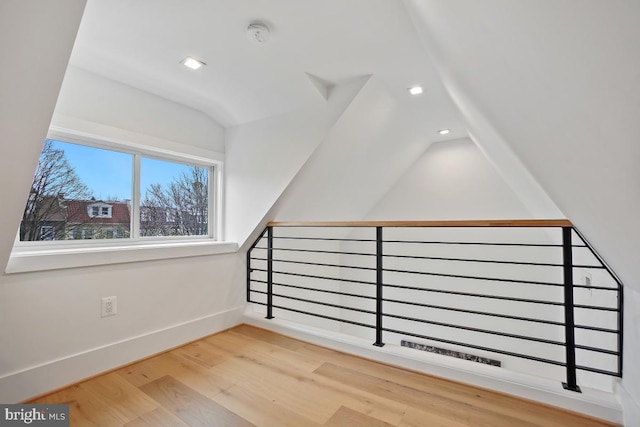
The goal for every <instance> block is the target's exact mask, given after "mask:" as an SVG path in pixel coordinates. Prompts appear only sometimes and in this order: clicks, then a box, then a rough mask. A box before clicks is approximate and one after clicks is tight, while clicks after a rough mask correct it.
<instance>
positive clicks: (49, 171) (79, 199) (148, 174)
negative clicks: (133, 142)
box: [19, 138, 215, 242]
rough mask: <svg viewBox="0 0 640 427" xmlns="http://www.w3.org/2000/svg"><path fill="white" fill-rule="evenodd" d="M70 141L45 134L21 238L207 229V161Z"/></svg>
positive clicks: (193, 233)
mask: <svg viewBox="0 0 640 427" xmlns="http://www.w3.org/2000/svg"><path fill="white" fill-rule="evenodd" d="M71 139H75V138H71ZM78 142H79V141H75V140H74V142H73V143H72V142H65V141H61V140H59V139H47V140H46V141H45V144H44V147H43V150H42V154H41V155H40V159H39V162H38V167H37V170H36V173H35V175H34V179H33V184H32V188H31V193H30V195H29V198H28V203H27V206H26V207H25V211H24V214H23V217H22V221H21V224H20V231H19V240H20V241H21V242H28V241H45V240H72V241H76V242H78V241H82V240H94V241H95V240H102V241H104V240H115V239H117V240H123V239H129V240H132V241H137V242H140V241H142V240H144V239H152V238H155V239H159V238H163V239H166V238H169V237H172V238H183V239H184V238H193V237H199V238H213V237H214V233H213V231H214V230H212V229H211V225H212V224H214V223H215V222H214V221H213V220H212V217H213V212H214V210H213V209H212V200H213V198H212V197H211V193H212V188H213V186H212V183H211V181H212V177H213V172H214V170H215V169H214V166H215V164H214V162H213V161H207V160H206V159H202V161H197V160H196V161H194V160H191V159H188V160H184V159H182V158H180V156H169V155H167V154H164V153H162V154H158V153H154V152H152V151H149V152H147V151H138V150H134V149H131V150H130V151H127V149H126V148H123V147H121V146H118V147H117V149H116V150H112V149H105V148H102V147H96V146H94V145H98V144H99V142H98V143H96V142H95V141H91V142H89V141H87V143H86V145H85V144H80V143H78ZM174 157H175V158H174Z"/></svg>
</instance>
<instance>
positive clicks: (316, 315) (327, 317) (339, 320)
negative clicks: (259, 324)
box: [265, 304, 375, 329]
mask: <svg viewBox="0 0 640 427" xmlns="http://www.w3.org/2000/svg"><path fill="white" fill-rule="evenodd" d="M265 305H266V304H265ZM273 308H279V309H280V310H286V311H293V312H294V313H301V314H307V315H309V316H315V317H321V318H323V319H328V320H334V321H336V322H342V323H349V324H351V325H356V326H362V327H364V328H371V329H373V328H375V326H372V325H367V324H366V323H361V322H355V321H353V320H347V319H338V318H337V317H332V316H327V315H325V314H318V313H311V312H309V311H304V310H296V309H295V308H289V307H282V306H280V305H275V304H274V305H273Z"/></svg>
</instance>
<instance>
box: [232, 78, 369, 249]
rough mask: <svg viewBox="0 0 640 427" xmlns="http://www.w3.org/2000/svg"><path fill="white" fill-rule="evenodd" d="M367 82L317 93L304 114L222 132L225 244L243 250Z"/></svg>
mask: <svg viewBox="0 0 640 427" xmlns="http://www.w3.org/2000/svg"><path fill="white" fill-rule="evenodd" d="M367 80H368V77H363V78H359V79H355V80H354V81H351V82H347V83H344V84H342V85H339V86H337V87H334V88H333V89H332V91H331V95H330V96H329V99H328V100H326V101H325V99H324V98H323V97H321V95H320V94H318V99H317V103H316V104H315V105H313V106H312V107H309V108H307V109H304V110H298V111H294V112H292V113H287V114H284V115H280V116H275V117H270V118H268V119H264V120H259V121H256V122H252V123H248V124H244V125H240V126H237V127H234V128H231V129H228V130H227V140H226V162H225V174H226V186H227V191H226V204H225V206H226V218H227V238H228V239H230V240H233V241H237V242H239V243H240V245H242V244H243V243H244V242H245V241H246V240H247V238H248V237H249V235H251V233H253V232H254V230H255V229H260V231H261V228H262V227H264V221H263V219H264V218H265V215H266V214H267V212H268V211H269V209H271V207H272V206H273V205H274V203H275V202H276V200H277V199H278V198H279V197H280V196H281V194H282V192H283V191H284V189H285V188H286V187H287V186H288V185H289V183H290V182H291V180H292V179H293V178H294V176H296V174H297V173H298V171H299V170H300V169H301V168H302V166H303V165H304V164H305V162H306V161H307V160H308V159H309V156H310V155H311V153H313V152H314V150H315V149H316V148H317V147H318V145H319V144H320V143H321V142H322V141H323V140H324V139H325V138H326V136H327V134H328V133H329V132H330V130H331V129H332V127H333V126H334V125H335V123H336V121H337V120H338V119H339V118H340V117H341V115H342V114H343V113H344V111H345V109H346V108H348V106H349V104H350V103H351V102H352V100H353V99H354V97H355V96H356V95H357V94H358V92H359V91H360V89H361V88H362V86H363V84H365V83H366V82H367ZM309 84H311V83H309ZM270 219H271V218H270ZM261 221H262V223H261ZM259 224H262V226H258V225H259ZM256 237H257V236H256Z"/></svg>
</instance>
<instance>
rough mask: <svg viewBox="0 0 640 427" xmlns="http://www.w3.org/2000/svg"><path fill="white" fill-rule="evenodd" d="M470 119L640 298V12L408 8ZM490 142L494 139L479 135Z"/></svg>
mask: <svg viewBox="0 0 640 427" xmlns="http://www.w3.org/2000/svg"><path fill="white" fill-rule="evenodd" d="M405 3H406V4H407V7H408V10H409V13H410V14H411V15H412V16H413V17H414V20H415V22H416V24H417V26H418V28H419V29H420V31H421V33H422V34H423V36H424V39H425V42H426V47H427V50H426V51H427V52H429V53H430V55H432V57H433V59H434V62H435V63H436V65H437V67H438V69H439V71H440V72H441V75H442V77H443V81H445V84H446V85H447V88H448V90H449V91H450V92H451V93H462V94H464V95H465V96H464V98H459V99H457V100H456V101H457V102H458V103H459V107H460V109H461V110H463V111H473V112H474V113H475V114H479V115H481V116H482V117H480V119H482V121H483V122H485V123H490V124H491V126H492V128H493V129H494V130H495V132H496V133H497V135H499V137H500V138H501V139H503V140H504V141H507V142H508V144H509V147H510V149H512V150H513V152H514V153H515V154H516V155H517V156H518V157H519V159H520V160H521V161H522V162H523V164H524V165H525V166H526V168H527V169H528V170H529V171H530V172H531V174H532V175H533V176H534V177H535V179H537V181H538V182H539V183H540V184H541V185H542V187H543V188H544V189H545V190H546V192H547V193H548V194H549V196H550V197H551V198H552V199H553V201H554V202H555V203H556V204H557V205H558V207H559V208H560V209H561V210H562V211H563V212H564V213H565V214H566V215H567V217H568V218H570V219H571V220H572V221H573V222H574V224H576V225H577V226H578V228H580V229H581V231H583V232H584V233H585V234H586V237H587V238H588V239H589V240H590V241H591V242H592V243H593V244H594V245H595V247H596V248H597V249H598V250H599V251H600V252H601V253H602V255H603V256H604V258H605V259H606V260H607V261H608V262H609V263H610V264H611V265H612V266H613V268H614V269H615V270H616V272H617V273H618V274H619V275H620V276H622V279H623V281H625V283H626V285H628V286H631V287H634V288H635V289H640V281H639V280H638V278H639V277H640V264H639V263H638V262H637V261H638V259H639V258H640V249H639V248H638V244H637V242H638V241H640V224H638V221H637V218H638V212H639V211H640V168H638V166H637V161H638V159H640V144H638V141H639V140H640V120H638V117H640V55H639V54H638V52H640V26H639V25H638V18H640V3H639V2H637V1H615V2H603V1H599V0H584V1H552V0H521V1H511V0H485V1H482V2H477V1H474V0H466V1H464V0H463V1H456V2H450V1H441V0H407V1H406V2H405ZM477 119H478V118H477V117H466V121H467V124H468V125H470V132H472V133H474V136H475V137H476V138H477V140H478V142H479V143H480V144H481V145H482V144H483V143H485V142H486V143H489V142H490V141H488V140H490V139H491V138H492V137H493V135H489V134H488V133H487V132H484V131H483V129H481V128H476V129H474V128H473V121H474V120H477Z"/></svg>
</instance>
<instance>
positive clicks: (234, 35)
mask: <svg viewBox="0 0 640 427" xmlns="http://www.w3.org/2000/svg"><path fill="white" fill-rule="evenodd" d="M255 21H260V22H264V23H265V24H266V25H268V26H269V28H270V29H271V37H270V39H269V41H268V43H265V44H264V45H257V44H255V43H251V42H250V41H249V40H248V39H247V36H246V29H247V27H248V26H249V24H250V23H252V22H255ZM188 55H189V56H193V57H195V58H198V59H200V60H202V61H204V62H205V63H206V64H207V65H206V66H205V67H203V68H201V69H200V70H197V71H192V70H189V69H187V68H186V67H184V66H182V65H180V64H179V61H181V60H182V59H183V58H185V57H186V56H188ZM71 64H72V65H74V66H77V67H79V68H84V69H86V70H88V71H91V72H93V73H96V74H100V75H103V76H105V77H108V78H110V79H113V80H116V81H119V82H121V83H125V84H128V85H130V86H133V87H136V88H139V89H142V90H145V91H147V92H150V93H153V94H155V95H158V96H162V97H164V98H167V99H170V100H172V101H174V102H178V103H181V104H184V105H187V106H190V107H192V108H194V109H197V110H199V111H202V112H204V113H206V114H208V115H209V116H210V117H212V118H213V119H215V120H216V121H217V122H219V123H220V124H222V125H223V126H225V127H232V126H237V125H239V124H244V123H248V122H252V121H256V120H261V119H264V118H267V117H272V116H277V115H281V114H284V113H287V112H291V111H295V110H299V109H304V108H308V107H309V106H310V105H312V104H313V103H314V102H315V100H316V98H317V97H319V96H320V97H323V95H322V94H321V93H320V92H322V91H323V88H322V85H325V86H326V87H329V88H330V87H331V86H332V85H336V84H340V83H344V82H345V81H346V80H349V79H352V78H356V77H362V76H366V75H372V74H373V75H376V76H377V77H378V78H380V79H382V81H383V82H384V84H385V85H387V86H388V87H389V89H390V90H391V91H392V92H393V94H394V97H396V98H398V100H400V99H402V100H403V102H405V103H406V102H412V101H409V100H407V88H408V87H409V86H412V85H416V84H422V85H424V86H425V91H426V93H425V96H423V97H421V99H420V100H417V101H416V100H413V104H414V108H419V109H421V111H422V112H423V113H424V114H425V115H427V114H429V115H431V116H433V117H438V118H439V119H440V120H439V124H438V126H439V127H447V128H451V129H452V131H453V132H452V134H451V135H450V137H453V136H458V137H461V136H465V135H466V132H465V129H464V127H463V126H462V124H461V122H460V120H459V116H458V115H457V112H456V111H455V109H453V110H452V109H450V108H447V107H448V106H450V105H451V104H450V101H449V100H448V99H447V98H448V95H446V92H444V91H443V90H442V86H441V84H440V81H439V79H438V77H437V74H436V72H435V70H434V69H433V67H431V65H430V64H429V62H428V59H427V58H426V57H425V56H424V55H423V53H422V48H421V46H420V43H419V40H418V38H417V37H416V33H415V30H414V28H413V26H412V25H411V22H410V20H409V17H408V16H407V14H406V11H405V8H404V6H403V4H402V2H401V1H400V0H349V1H343V0H323V1H321V2H310V1H304V2H301V1H297V0H269V1H259V0H215V1H212V0H207V1H202V0H182V1H175V0H136V1H130V0H109V1H98V0H89V1H88V4H87V8H86V13H85V15H84V17H83V20H82V24H81V27H80V31H79V33H78V39H77V43H76V45H75V47H74V51H73V54H72V57H71ZM310 76H312V77H311V78H310ZM318 82H320V83H321V86H320V92H319V90H318V87H319V86H318V85H317V84H316V83H318ZM325 95H326V94H325ZM324 98H326V96H324ZM434 104H441V105H442V107H441V108H437V109H434V108H432V106H433V105H434ZM439 127H436V128H434V129H430V131H431V132H432V133H431V135H430V137H431V138H436V139H437V138H438V135H437V134H436V133H435V132H436V130H438V129H439Z"/></svg>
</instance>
